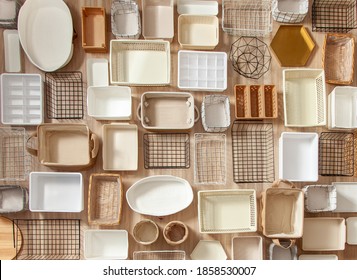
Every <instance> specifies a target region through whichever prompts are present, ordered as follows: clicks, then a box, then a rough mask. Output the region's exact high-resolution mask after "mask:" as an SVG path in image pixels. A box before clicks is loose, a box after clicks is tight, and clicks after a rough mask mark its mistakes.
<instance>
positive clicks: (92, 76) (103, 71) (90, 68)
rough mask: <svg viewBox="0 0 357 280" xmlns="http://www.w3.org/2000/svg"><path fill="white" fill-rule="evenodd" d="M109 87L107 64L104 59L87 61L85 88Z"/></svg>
mask: <svg viewBox="0 0 357 280" xmlns="http://www.w3.org/2000/svg"><path fill="white" fill-rule="evenodd" d="M108 85H109V62H108V59H106V58H88V59H87V86H88V87H90V86H108Z"/></svg>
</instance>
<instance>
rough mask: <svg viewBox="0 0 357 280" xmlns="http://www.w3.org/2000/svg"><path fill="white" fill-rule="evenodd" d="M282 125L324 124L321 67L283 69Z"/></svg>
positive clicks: (324, 90)
mask: <svg viewBox="0 0 357 280" xmlns="http://www.w3.org/2000/svg"><path fill="white" fill-rule="evenodd" d="M283 98H284V125H285V126H286V127H309V126H322V125H325V124H326V89H325V74H324V70H321V69H307V68H304V69H286V70H283Z"/></svg>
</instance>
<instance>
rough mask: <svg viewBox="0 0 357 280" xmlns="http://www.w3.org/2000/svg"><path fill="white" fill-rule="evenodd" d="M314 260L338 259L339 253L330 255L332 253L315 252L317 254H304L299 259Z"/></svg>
mask: <svg viewBox="0 0 357 280" xmlns="http://www.w3.org/2000/svg"><path fill="white" fill-rule="evenodd" d="M305 260H306V261H312V260H321V261H322V260H323V261H328V260H331V261H337V260H338V257H337V255H332V254H331V255H330V254H315V255H309V254H303V255H300V256H299V261H305Z"/></svg>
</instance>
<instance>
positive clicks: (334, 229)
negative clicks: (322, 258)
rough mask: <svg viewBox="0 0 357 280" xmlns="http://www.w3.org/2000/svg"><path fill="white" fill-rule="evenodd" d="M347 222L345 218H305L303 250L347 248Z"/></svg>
mask: <svg viewBox="0 0 357 280" xmlns="http://www.w3.org/2000/svg"><path fill="white" fill-rule="evenodd" d="M345 242H346V224H345V219H344V218H338V217H333V218H332V217H331V218H326V217H323V218H321V217H318V218H305V219H304V234H303V236H302V250H304V251H338V250H344V249H345Z"/></svg>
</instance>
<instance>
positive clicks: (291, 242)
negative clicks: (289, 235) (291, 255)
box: [272, 239, 296, 249]
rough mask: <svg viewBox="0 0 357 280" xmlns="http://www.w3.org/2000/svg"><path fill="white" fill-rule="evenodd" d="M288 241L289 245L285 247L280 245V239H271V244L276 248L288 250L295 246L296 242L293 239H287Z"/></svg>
mask: <svg viewBox="0 0 357 280" xmlns="http://www.w3.org/2000/svg"><path fill="white" fill-rule="evenodd" d="M288 240H289V244H288V245H287V246H284V245H282V244H281V242H280V239H272V241H273V243H274V244H275V245H276V246H279V247H281V248H283V249H290V248H291V247H292V246H294V245H295V242H296V240H295V239H288Z"/></svg>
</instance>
